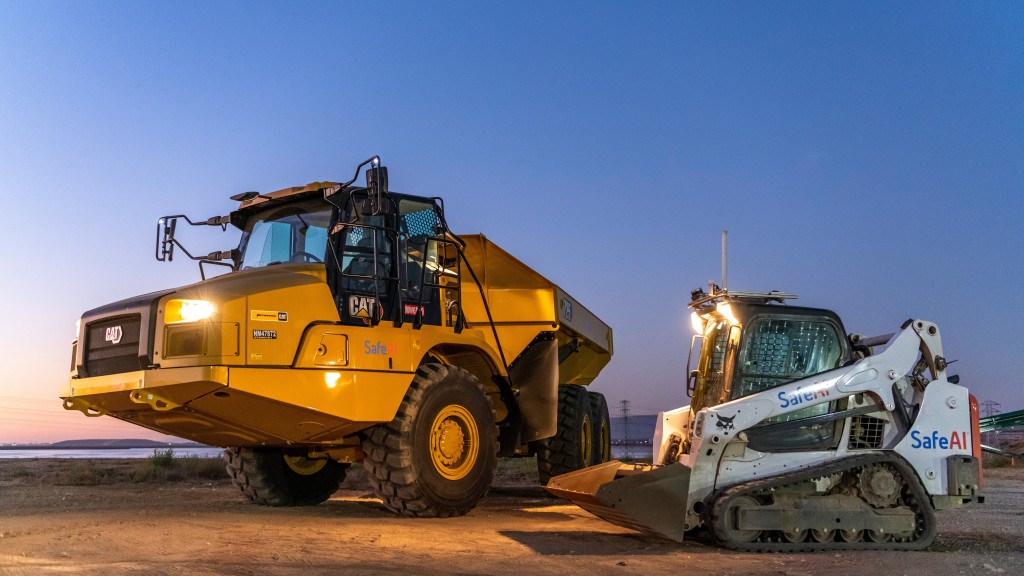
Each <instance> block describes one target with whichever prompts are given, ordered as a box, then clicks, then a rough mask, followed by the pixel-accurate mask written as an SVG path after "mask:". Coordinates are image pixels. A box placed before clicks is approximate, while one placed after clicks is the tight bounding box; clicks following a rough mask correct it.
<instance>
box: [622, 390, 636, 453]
mask: <svg viewBox="0 0 1024 576" xmlns="http://www.w3.org/2000/svg"><path fill="white" fill-rule="evenodd" d="M619 414H621V415H622V445H623V446H625V448H626V453H625V457H626V458H632V457H633V454H632V453H631V452H630V447H631V446H630V445H631V443H632V442H633V440H632V439H631V438H630V434H629V400H623V401H621V402H619Z"/></svg>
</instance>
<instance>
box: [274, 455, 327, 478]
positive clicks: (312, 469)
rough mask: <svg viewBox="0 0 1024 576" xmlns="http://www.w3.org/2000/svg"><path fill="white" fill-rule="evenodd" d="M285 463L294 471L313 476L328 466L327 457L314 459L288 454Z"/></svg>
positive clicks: (285, 456)
mask: <svg viewBox="0 0 1024 576" xmlns="http://www.w3.org/2000/svg"><path fill="white" fill-rule="evenodd" d="M284 463H285V464H287V465H288V468H290V469H291V471H292V472H295V473H296V474H299V475H301V476H312V475H313V474H316V473H317V472H319V471H321V470H323V469H324V466H327V460H326V459H321V460H312V459H310V458H306V457H305V456H289V455H287V454H285V455H284Z"/></svg>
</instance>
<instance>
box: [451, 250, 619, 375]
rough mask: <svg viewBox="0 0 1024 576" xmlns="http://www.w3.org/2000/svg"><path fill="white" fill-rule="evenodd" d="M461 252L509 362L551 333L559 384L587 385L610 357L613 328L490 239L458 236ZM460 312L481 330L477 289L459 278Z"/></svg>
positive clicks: (483, 319) (486, 329) (483, 320)
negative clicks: (462, 244)
mask: <svg viewBox="0 0 1024 576" xmlns="http://www.w3.org/2000/svg"><path fill="white" fill-rule="evenodd" d="M461 238H462V239H463V240H464V241H465V242H466V247H465V249H464V254H465V257H466V260H467V261H468V263H469V265H470V267H472V269H473V272H474V273H475V274H476V277H477V280H479V281H480V286H481V289H482V290H483V292H484V294H486V296H487V303H488V306H489V308H490V314H491V318H492V320H493V321H494V326H495V330H496V331H497V333H498V337H499V338H500V339H501V347H502V350H503V351H504V354H505V357H506V359H507V360H508V362H509V363H510V364H513V363H514V359H516V358H517V357H519V355H520V354H521V353H522V352H523V351H524V350H526V348H527V347H528V346H529V345H530V344H531V343H532V342H533V341H534V340H535V339H536V338H537V337H538V335H539V334H541V333H554V334H555V338H556V339H557V341H558V346H559V382H561V383H563V384H589V383H590V382H591V381H593V380H594V378H596V377H597V375H598V373H599V372H600V371H601V369H602V368H604V366H605V365H606V364H608V361H609V360H611V356H612V330H611V328H610V327H609V326H608V325H607V324H605V323H604V322H602V321H601V319H599V318H598V317H597V316H595V315H594V313H593V312H591V311H590V310H588V309H586V308H585V307H584V306H583V305H581V304H580V303H579V302H578V301H576V300H575V299H574V298H573V297H572V296H570V295H569V294H568V293H566V292H565V291H564V290H562V289H561V288H559V287H558V286H557V285H556V284H554V283H553V282H551V281H550V280H548V279H547V278H545V277H544V276H541V275H540V274H539V273H538V272H537V271H535V270H534V269H533V268H530V267H529V266H527V265H526V264H524V263H522V262H521V261H519V260H518V259H517V258H515V257H514V256H512V255H511V254H509V253H508V252H506V251H505V250H503V249H502V248H501V247H500V246H498V245H497V244H495V243H494V242H491V241H490V240H488V239H487V238H486V237H485V236H484V235H483V234H473V235H466V236H462V237H461ZM462 299H463V310H464V312H465V315H466V318H467V320H468V323H469V325H470V327H475V328H477V329H480V330H482V331H484V332H485V338H486V339H487V340H488V341H489V343H490V344H491V345H492V346H494V345H495V342H494V335H493V333H492V332H491V330H490V329H489V327H488V326H487V310H485V308H484V305H483V301H482V299H481V298H480V290H478V289H477V288H476V286H475V285H474V284H473V283H472V282H471V279H470V278H463V286H462Z"/></svg>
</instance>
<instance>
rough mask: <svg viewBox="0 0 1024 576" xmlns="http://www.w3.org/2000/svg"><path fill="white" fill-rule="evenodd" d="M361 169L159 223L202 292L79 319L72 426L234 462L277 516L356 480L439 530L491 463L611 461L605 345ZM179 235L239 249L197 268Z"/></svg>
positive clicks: (481, 484) (202, 259) (534, 283)
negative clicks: (185, 446)
mask: <svg viewBox="0 0 1024 576" xmlns="http://www.w3.org/2000/svg"><path fill="white" fill-rule="evenodd" d="M363 168H366V170H365V174H366V185H365V186H355V185H353V183H354V181H355V178H354V179H353V180H351V181H349V182H345V183H338V182H333V181H324V182H314V183H312V184H308V185H306V186H301V187H294V188H287V189H284V190H279V191H277V192H272V193H268V194H260V193H256V192H247V193H243V194H238V195H235V196H233V197H232V199H233V200H236V201H238V202H239V206H238V208H237V209H236V210H234V211H232V212H231V213H230V214H228V215H226V216H218V217H213V218H209V219H207V220H192V219H190V218H188V217H186V216H184V215H176V216H166V217H163V218H161V219H160V221H159V223H158V228H157V252H156V255H157V259H158V260H163V261H170V260H173V258H174V256H175V254H176V253H178V254H184V255H185V256H186V257H187V258H190V259H192V260H196V261H199V267H200V271H201V274H202V277H203V279H202V280H201V281H200V282H198V283H195V284H192V285H188V286H183V287H180V288H176V289H173V290H165V291H160V292H154V293H151V294H146V295H142V296H137V297H133V298H129V299H126V300H122V301H120V302H115V303H113V304H108V305H106V306H102V307H100V308H96V309H94V310H91V311H89V312H86V313H85V314H84V315H83V316H82V318H81V319H80V329H79V337H78V340H77V341H76V342H75V344H74V346H73V352H72V354H73V363H72V373H71V378H70V379H69V382H68V386H67V388H66V390H65V391H64V393H62V395H61V396H62V398H63V399H64V405H65V407H66V408H68V409H74V410H79V411H81V412H83V413H84V414H86V415H88V416H102V415H109V416H113V417H116V418H119V419H122V420H125V421H128V422H132V423H135V424H138V425H141V426H145V427H147V428H151V429H153V430H157V431H159V432H162V433H165V434H172V435H175V436H180V437H182V438H187V439H190V440H195V441H198V442H202V443H205V444H210V445H214V446H222V447H225V448H226V449H227V451H226V453H225V454H226V459H227V460H228V466H227V467H228V472H229V474H230V475H231V476H232V479H233V480H234V481H235V483H236V484H237V485H238V486H239V488H241V489H242V491H243V492H244V493H245V494H246V496H247V497H248V498H249V499H250V500H253V501H255V502H258V503H264V504H275V505H290V504H308V503H316V502H320V501H323V500H324V499H326V498H327V497H329V496H330V493H331V492H333V490H334V489H335V488H337V485H338V482H340V480H341V479H342V478H343V477H344V472H345V468H346V467H347V466H348V465H349V464H350V463H353V462H358V461H362V462H363V463H364V465H365V466H366V467H367V468H368V469H369V470H370V472H371V475H372V476H373V478H374V482H375V488H376V489H377V490H378V493H379V494H380V495H381V497H382V499H383V500H384V502H385V505H387V506H388V507H389V508H391V509H393V510H395V511H397V512H400V513H403V514H408V515H422V516H447V515H452V514H461V513H464V512H465V511H467V510H468V509H470V508H471V507H472V506H473V505H475V503H476V501H477V500H478V499H479V498H480V497H481V496H482V495H483V493H484V492H485V491H486V488H487V486H488V484H489V482H490V479H491V476H492V475H493V468H494V463H495V460H496V458H497V456H498V455H499V454H500V455H502V456H515V455H533V454H537V455H538V467H539V470H540V471H541V475H542V478H544V479H546V477H547V476H550V475H553V474H554V473H560V472H562V471H563V470H567V469H577V468H580V467H584V466H586V465H589V464H590V463H593V462H594V461H595V458H604V459H605V460H607V459H608V452H609V450H608V440H609V438H608V436H609V435H608V428H609V426H608V417H607V403H606V402H604V401H603V400H604V399H603V396H601V395H600V394H598V393H589V394H588V391H587V390H586V389H585V388H584V387H583V386H585V385H587V384H590V383H591V382H592V381H593V379H594V378H595V377H596V376H597V374H598V373H599V372H600V370H601V369H602V368H603V367H604V365H605V364H606V363H607V362H608V360H609V359H610V357H611V353H612V345H611V329H610V328H608V326H607V325H606V324H604V323H603V322H601V321H600V320H599V319H598V318H597V317H596V316H594V315H593V314H592V313H591V312H590V311H589V310H587V309H586V308H585V307H583V306H582V305H580V304H579V303H578V302H576V301H575V300H574V299H572V298H571V297H570V296H569V295H568V294H566V293H565V292H564V291H562V290H561V288H559V287H558V286H556V285H554V284H553V283H551V282H550V281H548V280H547V279H546V278H544V277H542V276H541V275H539V274H537V273H536V272H535V271H533V270H532V269H530V268H529V267H528V266H526V265H524V264H522V263H521V262H519V261H518V260H517V259H515V258H514V257H512V256H511V255H509V254H508V253H507V252H505V251H503V250H501V249H500V248H499V247H497V246H496V245H494V244H493V243H492V242H490V241H489V240H487V239H486V238H485V237H483V236H482V235H470V236H465V237H460V236H457V235H455V234H454V233H453V232H451V230H449V228H448V226H447V223H446V221H445V213H444V205H443V202H442V201H441V199H439V198H429V197H422V196H414V195H407V194H399V193H395V192H391V191H389V190H388V189H387V171H386V169H385V168H384V167H382V166H379V162H378V161H377V160H376V159H371V160H368V161H367V162H364V163H363V164H361V165H360V167H359V168H357V171H356V177H358V176H359V175H360V171H361V169H363ZM179 225H181V226H184V225H192V226H214V227H220V228H222V229H226V228H227V227H228V226H234V227H236V228H238V229H239V230H240V231H241V237H240V240H239V243H238V246H237V247H236V248H233V249H231V250H225V251H220V252H213V253H210V254H207V255H193V254H192V253H190V252H189V251H188V250H187V249H186V247H185V245H184V244H183V243H182V242H181V241H180V240H179V239H178V232H179V231H180V230H179ZM212 266H220V267H224V268H226V269H227V270H226V271H225V273H223V274H220V275H217V276H214V277H210V278H207V277H206V275H207V272H208V271H210V270H211V269H212V268H211V267H212ZM567 417H569V418H568V419H567ZM566 422H569V423H568V424H567V423H566ZM593 438H598V439H604V442H603V443H600V442H594V441H593V440H592V439H593ZM552 439H554V440H552ZM555 440H557V441H555ZM399 488H401V490H400V489H399Z"/></svg>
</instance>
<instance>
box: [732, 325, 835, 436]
mask: <svg viewBox="0 0 1024 576" xmlns="http://www.w3.org/2000/svg"><path fill="white" fill-rule="evenodd" d="M839 334H840V330H839V328H838V327H837V326H836V325H834V324H833V323H832V322H830V321H829V320H828V319H826V318H815V317H808V316H786V315H770V316H769V315H759V316H756V317H754V318H753V319H751V320H749V321H748V322H747V325H746V326H745V327H744V334H743V341H742V344H741V346H740V349H739V353H738V355H737V362H736V368H735V370H736V375H735V381H734V384H733V387H732V391H731V394H730V399H736V398H742V397H744V396H749V395H751V394H755V393H757V392H763V391H765V390H770V389H772V388H775V387H777V386H781V385H783V384H786V383H788V382H792V381H794V380H799V379H801V378H807V377H808V376H813V375H815V374H820V373H822V372H827V371H829V370H833V369H835V368H837V367H838V366H839V365H840V364H841V362H842V359H843V358H844V348H843V340H842V339H841V338H840V337H839ZM837 404H838V403H837V402H830V403H827V404H818V405H816V406H811V407H809V408H806V409H803V410H798V411H797V412H793V413H790V414H786V415H783V416H778V417H774V418H769V419H768V420H766V421H765V422H764V423H763V424H762V425H760V426H758V427H754V428H751V429H749V430H748V431H747V435H748V438H749V441H750V447H751V448H754V449H755V450H759V451H762V452H778V451H790V450H792V451H798V450H823V449H828V448H834V447H835V445H836V443H837V441H838V436H839V433H840V431H841V427H842V422H841V421H836V420H829V419H826V418H820V417H822V416H824V415H826V414H828V413H830V412H835V411H837V409H838V407H837ZM822 420H824V421H822Z"/></svg>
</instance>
